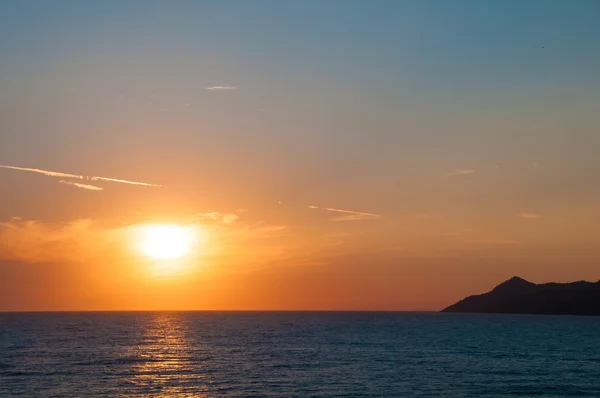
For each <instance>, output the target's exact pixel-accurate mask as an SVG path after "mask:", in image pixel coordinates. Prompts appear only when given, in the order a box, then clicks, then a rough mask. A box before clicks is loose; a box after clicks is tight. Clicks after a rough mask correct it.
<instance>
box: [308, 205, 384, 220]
mask: <svg viewBox="0 0 600 398" xmlns="http://www.w3.org/2000/svg"><path fill="white" fill-rule="evenodd" d="M308 207H309V208H310V209H318V210H326V211H333V212H337V213H345V214H349V215H347V216H343V217H335V218H332V219H331V220H332V221H356V220H373V219H376V218H381V217H382V216H381V215H380V214H373V213H364V212H361V211H353V210H344V209H335V208H332V207H319V206H308Z"/></svg>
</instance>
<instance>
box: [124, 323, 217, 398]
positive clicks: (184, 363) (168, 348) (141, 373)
mask: <svg viewBox="0 0 600 398" xmlns="http://www.w3.org/2000/svg"><path fill="white" fill-rule="evenodd" d="M143 322H144V325H140V326H143V328H144V332H143V334H142V337H141V341H140V342H139V344H138V345H137V346H134V347H132V348H131V350H132V352H131V357H133V358H135V361H134V363H133V365H132V367H131V376H130V378H129V379H128V384H132V385H133V386H134V387H135V389H136V391H138V392H139V393H141V394H143V396H153V397H154V396H155V397H208V384H209V383H210V380H209V379H208V377H207V376H206V372H204V371H203V369H202V368H203V366H202V347H201V345H199V344H198V340H194V339H193V336H192V335H193V333H192V331H191V330H190V329H189V328H188V322H186V319H185V316H184V315H182V314H177V313H172V314H169V313H157V314H154V315H153V316H151V317H146V316H144V318H143Z"/></svg>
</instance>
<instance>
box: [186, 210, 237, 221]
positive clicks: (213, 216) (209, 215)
mask: <svg viewBox="0 0 600 398" xmlns="http://www.w3.org/2000/svg"><path fill="white" fill-rule="evenodd" d="M192 218H193V219H194V220H199V221H206V220H213V221H219V222H222V223H223V224H233V223H234V222H236V221H237V220H238V219H239V218H240V217H239V216H238V215H237V214H233V213H220V212H218V211H210V212H206V213H197V214H194V215H193V216H192Z"/></svg>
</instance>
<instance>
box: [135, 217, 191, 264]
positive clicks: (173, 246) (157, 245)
mask: <svg viewBox="0 0 600 398" xmlns="http://www.w3.org/2000/svg"><path fill="white" fill-rule="evenodd" d="M139 239H140V242H139V248H140V251H141V252H142V253H143V254H144V255H146V256H148V257H152V258H156V259H168V258H178V257H183V256H185V255H186V254H188V253H189V252H190V249H191V246H192V243H193V242H192V240H193V239H192V234H191V231H188V230H186V228H185V227H182V226H178V225H158V224H157V225H148V226H145V227H144V228H143V229H142V230H141V236H140V238H139Z"/></svg>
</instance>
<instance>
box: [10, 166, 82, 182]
mask: <svg viewBox="0 0 600 398" xmlns="http://www.w3.org/2000/svg"><path fill="white" fill-rule="evenodd" d="M0 167H1V168H3V169H11V170H20V171H30V172H32V173H40V174H43V175H45V176H48V177H61V178H77V179H79V180H81V179H83V178H82V177H81V176H78V175H75V174H67V173H59V172H56V171H48V170H40V169H30V168H27V167H17V166H5V165H2V164H0Z"/></svg>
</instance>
